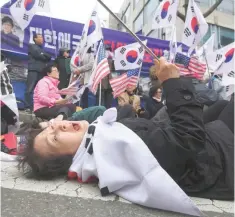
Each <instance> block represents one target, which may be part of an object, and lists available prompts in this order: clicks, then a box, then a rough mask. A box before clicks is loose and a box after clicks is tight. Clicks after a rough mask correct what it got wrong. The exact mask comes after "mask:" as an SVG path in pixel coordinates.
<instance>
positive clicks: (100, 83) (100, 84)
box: [99, 80, 102, 106]
mask: <svg viewBox="0 0 235 217" xmlns="http://www.w3.org/2000/svg"><path fill="white" fill-rule="evenodd" d="M101 82H102V80H101V81H100V89H99V106H101Z"/></svg>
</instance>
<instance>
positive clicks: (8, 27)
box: [2, 22, 13, 34]
mask: <svg viewBox="0 0 235 217" xmlns="http://www.w3.org/2000/svg"><path fill="white" fill-rule="evenodd" d="M12 28H13V26H12V25H11V23H8V22H6V23H3V24H2V29H3V32H4V33H5V34H9V33H11V32H12Z"/></svg>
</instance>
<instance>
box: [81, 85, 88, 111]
mask: <svg viewBox="0 0 235 217" xmlns="http://www.w3.org/2000/svg"><path fill="white" fill-rule="evenodd" d="M88 94H89V88H88V87H87V88H86V89H85V90H84V92H83V94H82V97H81V106H82V108H88Z"/></svg>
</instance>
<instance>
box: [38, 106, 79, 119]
mask: <svg viewBox="0 0 235 217" xmlns="http://www.w3.org/2000/svg"><path fill="white" fill-rule="evenodd" d="M72 107H73V109H72ZM74 108H75V109H76V106H74V105H73V106H71V104H68V105H56V106H53V107H51V108H48V107H44V108H40V109H38V110H36V111H35V112H34V113H35V115H36V116H37V117H40V118H42V119H47V120H50V119H52V118H55V117H57V116H58V115H60V114H62V115H63V116H64V118H63V119H64V120H65V119H67V118H68V117H71V116H72V114H73V113H74V111H75V109H74Z"/></svg>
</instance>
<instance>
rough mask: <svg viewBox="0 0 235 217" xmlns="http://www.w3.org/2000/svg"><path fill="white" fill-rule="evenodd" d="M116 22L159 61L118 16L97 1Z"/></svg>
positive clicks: (99, 0)
mask: <svg viewBox="0 0 235 217" xmlns="http://www.w3.org/2000/svg"><path fill="white" fill-rule="evenodd" d="M97 1H98V2H99V3H100V4H101V5H102V6H103V7H104V8H105V9H106V10H107V11H108V12H109V13H110V14H111V15H112V16H113V17H114V18H115V19H116V20H117V21H118V22H120V23H121V24H122V25H123V26H124V27H125V29H126V30H127V31H128V32H129V33H130V34H131V35H132V36H133V37H134V38H135V39H136V41H138V42H139V43H140V44H141V46H143V47H144V48H145V50H146V51H147V52H148V53H149V54H150V55H151V56H152V57H153V58H155V59H156V60H158V61H159V59H158V57H157V56H156V55H155V54H154V53H153V52H152V51H151V50H150V49H149V48H148V47H147V46H146V45H145V44H144V43H143V42H142V41H141V40H140V39H139V37H138V36H137V35H136V34H135V33H133V32H132V31H131V30H130V29H129V28H128V27H127V26H126V24H125V23H123V22H122V20H121V19H119V17H118V16H116V14H114V13H113V12H112V11H111V10H110V9H109V8H108V7H107V6H106V5H105V4H104V3H103V2H102V1H101V0H97Z"/></svg>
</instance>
